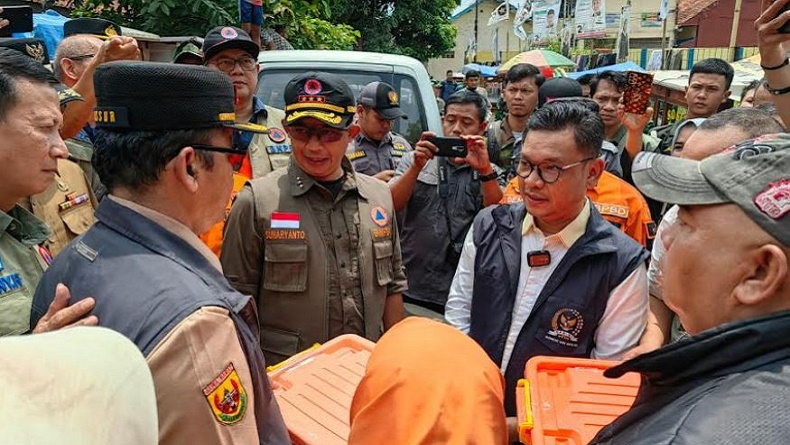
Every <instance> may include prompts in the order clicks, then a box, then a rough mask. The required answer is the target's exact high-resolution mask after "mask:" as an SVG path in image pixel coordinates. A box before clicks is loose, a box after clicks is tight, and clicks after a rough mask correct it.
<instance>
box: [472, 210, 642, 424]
mask: <svg viewBox="0 0 790 445" xmlns="http://www.w3.org/2000/svg"><path fill="white" fill-rule="evenodd" d="M526 213H527V211H526V209H525V207H524V205H523V204H515V205H502V206H493V207H488V208H486V209H484V210H483V211H482V212H480V214H479V215H478V217H477V218H476V219H475V222H474V243H475V246H476V247H477V255H476V257H475V280H474V292H473V297H472V315H471V328H470V331H469V335H470V336H471V337H472V338H473V339H475V340H476V341H477V342H478V343H479V344H480V345H481V346H482V347H483V349H484V350H485V351H486V352H487V353H488V355H489V356H490V357H491V359H492V360H493V361H494V363H496V364H497V365H501V363H502V358H503V354H504V348H505V343H506V341H507V337H508V332H509V330H510V324H511V322H512V315H513V306H514V304H515V301H516V291H517V287H518V280H519V275H520V273H521V263H522V259H523V258H524V257H525V255H524V253H523V252H521V241H522V236H523V235H522V233H521V229H522V222H523V221H524V217H525V216H526ZM647 257H648V253H647V252H646V251H645V250H644V249H643V248H642V246H641V245H639V244H638V243H637V242H636V241H634V240H632V239H631V238H629V237H628V236H627V235H624V234H623V233H622V232H620V231H619V230H617V229H616V228H615V227H614V226H612V225H611V224H609V223H608V222H606V220H604V219H603V218H602V217H601V216H600V214H598V211H597V210H595V208H594V207H591V209H590V220H589V222H588V223H587V229H586V230H585V232H584V235H582V237H581V238H579V239H578V240H577V241H576V242H575V243H574V244H573V245H572V246H571V248H570V249H569V250H568V252H567V253H566V254H565V256H564V257H563V259H562V261H561V262H560V264H559V265H558V266H557V268H556V269H555V270H554V273H552V275H551V277H550V278H549V280H548V282H546V283H545V284H544V286H543V289H542V290H541V292H540V295H539V296H538V298H537V300H536V302H535V306H534V307H533V308H532V312H531V313H530V315H529V318H528V319H527V321H526V323H525V324H524V326H523V327H522V329H521V332H520V333H519V335H518V338H517V340H516V344H515V347H514V348H513V353H512V355H511V356H510V361H509V363H508V367H507V369H506V371H505V381H506V388H505V410H506V411H507V414H508V415H509V416H513V415H515V414H516V404H515V391H516V383H517V382H518V380H519V379H522V378H524V367H525V365H526V363H527V360H529V359H530V358H531V357H534V356H537V355H549V356H562V357H590V354H591V352H592V350H593V348H594V346H595V331H596V327H597V326H598V323H599V321H600V319H601V317H602V316H603V313H604V311H605V309H606V303H607V301H608V298H609V294H610V293H611V292H612V291H613V290H614V289H615V288H616V287H617V286H618V285H620V283H622V282H623V281H624V280H625V279H626V278H627V277H628V276H629V275H630V274H631V273H632V272H633V271H634V270H635V269H636V268H637V267H639V265H641V264H644V262H645V260H646V259H647Z"/></svg>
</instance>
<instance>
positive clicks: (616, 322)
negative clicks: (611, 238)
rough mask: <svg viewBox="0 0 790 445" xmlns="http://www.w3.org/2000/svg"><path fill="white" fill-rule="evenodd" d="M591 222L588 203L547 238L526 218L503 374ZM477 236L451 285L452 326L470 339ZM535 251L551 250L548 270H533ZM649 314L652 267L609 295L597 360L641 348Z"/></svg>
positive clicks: (598, 333) (636, 273)
mask: <svg viewBox="0 0 790 445" xmlns="http://www.w3.org/2000/svg"><path fill="white" fill-rule="evenodd" d="M589 218H590V202H589V200H588V201H587V203H586V204H585V206H584V208H583V209H582V211H581V212H580V213H579V215H578V216H577V217H576V219H574V220H573V221H572V222H571V223H570V224H568V225H567V226H566V227H565V228H564V229H562V230H561V231H560V232H558V233H556V234H554V235H550V236H545V235H544V234H543V232H541V231H540V229H538V228H537V226H535V224H534V220H533V218H532V216H531V215H529V214H527V216H526V218H524V223H523V225H522V238H521V252H522V255H523V257H524V258H522V262H521V263H522V267H521V273H520V274H519V279H518V287H517V290H516V301H515V304H514V305H513V316H512V318H511V323H510V329H509V331H508V336H507V341H506V343H505V350H504V354H503V356H502V363H501V366H500V369H501V370H502V372H504V371H505V370H506V369H507V366H508V363H509V362H510V356H511V354H512V353H513V348H514V347H515V344H516V340H517V339H518V335H519V333H520V332H521V329H522V328H523V327H524V324H525V323H526V321H527V319H528V318H529V315H530V313H531V312H532V309H533V307H534V306H535V302H536V301H537V299H538V296H539V295H540V293H541V291H542V290H543V286H544V285H545V284H546V282H547V281H548V280H549V278H550V277H551V275H552V274H553V273H554V270H555V269H556V267H557V265H559V263H560V261H562V258H563V257H564V256H565V254H566V253H568V250H569V249H570V247H571V246H572V245H573V244H574V243H575V242H576V241H578V239H579V238H581V236H582V235H583V234H584V231H585V230H586V228H587V222H588V221H589ZM473 232H474V227H472V229H471V230H469V233H468V234H467V237H466V240H465V241H464V250H463V252H462V253H461V259H460V261H459V264H458V269H457V270H456V272H455V277H454V278H453V283H452V285H451V286H450V294H449V297H448V300H447V306H446V309H445V318H446V319H447V321H448V322H449V323H450V324H451V325H453V326H455V327H456V328H458V329H459V330H461V331H462V332H464V333H467V334H468V333H469V328H470V325H471V315H472V292H473V289H474V264H475V256H476V254H477V249H476V247H475V245H474V240H473ZM536 250H547V251H549V252H550V253H551V263H550V264H549V265H548V266H544V267H541V268H534V269H533V268H531V267H529V265H528V264H527V261H526V254H527V252H531V251H536ZM647 309H648V289H647V268H646V267H645V266H644V265H640V266H639V267H637V268H636V269H635V270H634V271H633V272H632V273H631V275H629V276H628V278H626V279H625V280H624V281H623V282H622V283H621V284H620V285H619V286H617V287H616V288H615V289H614V290H613V291H612V292H611V294H610V295H609V300H608V302H607V304H606V309H605V311H604V314H603V316H602V317H601V320H600V322H599V324H598V327H597V329H596V330H595V347H594V349H593V352H592V357H593V358H598V359H604V360H617V359H619V358H620V356H621V355H622V354H623V353H624V352H626V351H627V350H628V349H630V348H631V347H633V346H634V345H636V344H637V343H638V342H639V338H640V337H641V335H642V331H644V328H645V324H646V323H647Z"/></svg>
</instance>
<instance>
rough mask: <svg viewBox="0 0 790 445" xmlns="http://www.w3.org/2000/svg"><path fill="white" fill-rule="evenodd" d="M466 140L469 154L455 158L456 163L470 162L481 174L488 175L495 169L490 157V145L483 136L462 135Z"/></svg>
mask: <svg viewBox="0 0 790 445" xmlns="http://www.w3.org/2000/svg"><path fill="white" fill-rule="evenodd" d="M461 139H463V140H464V142H466V148H467V155H466V157H465V158H454V159H453V162H455V163H456V164H469V166H470V167H472V168H473V169H475V170H477V172H478V173H480V174H481V175H488V174H491V173H492V172H493V171H494V167H492V166H491V161H490V160H489V159H488V147H487V146H486V140H485V138H483V136H461Z"/></svg>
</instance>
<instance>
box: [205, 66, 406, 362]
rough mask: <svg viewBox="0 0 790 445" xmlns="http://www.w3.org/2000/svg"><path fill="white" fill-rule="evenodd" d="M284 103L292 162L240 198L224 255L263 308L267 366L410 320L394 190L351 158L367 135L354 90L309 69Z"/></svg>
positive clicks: (238, 282) (239, 285)
mask: <svg viewBox="0 0 790 445" xmlns="http://www.w3.org/2000/svg"><path fill="white" fill-rule="evenodd" d="M284 97H285V104H286V105H285V113H286V117H285V119H284V120H283V126H284V127H285V129H286V131H287V132H288V134H289V135H290V136H291V141H292V142H293V156H292V157H291V160H290V163H289V165H288V167H287V168H285V169H280V170H277V171H275V172H273V173H271V174H269V175H266V176H264V177H263V178H256V179H253V180H252V181H251V182H250V183H248V184H247V185H246V186H244V188H243V189H242V190H241V192H239V194H238V196H237V197H236V201H235V202H234V204H233V208H232V209H231V212H230V216H229V218H228V222H227V226H226V230H225V240H224V242H223V249H222V254H221V256H220V260H221V261H222V267H223V270H224V272H225V276H226V277H227V278H228V280H229V281H230V282H231V284H233V286H234V287H235V288H236V289H237V290H239V292H242V293H244V294H247V295H252V296H253V298H255V299H256V300H257V301H258V313H259V314H260V317H261V319H260V325H261V347H262V348H263V352H264V355H265V356H266V359H267V361H268V362H269V363H277V362H278V361H280V360H284V359H287V358H288V357H290V356H292V355H294V354H296V353H298V352H300V351H302V350H304V349H306V348H309V347H310V346H312V345H313V344H315V343H324V342H326V341H327V340H330V339H332V338H334V337H337V336H339V335H342V334H356V335H360V336H363V337H366V338H368V339H369V340H372V341H376V340H378V338H379V336H380V335H381V333H382V331H383V330H386V329H389V328H390V327H391V326H392V325H394V324H395V323H397V322H398V321H400V320H401V318H402V317H403V302H402V299H401V293H402V292H403V291H404V290H405V288H406V277H405V275H404V271H403V265H402V264H401V252H400V241H399V237H398V229H397V224H396V223H395V211H394V209H393V205H392V195H391V194H390V190H389V188H388V187H387V186H386V185H385V184H383V183H382V182H381V181H379V180H377V179H373V178H372V177H370V176H367V175H363V174H357V173H356V172H355V171H354V168H353V167H352V166H351V162H350V161H349V160H348V158H347V157H346V156H345V154H346V149H347V147H348V144H349V143H350V142H351V141H352V140H353V138H354V137H355V136H356V135H357V134H358V132H359V127H357V126H352V125H351V123H352V120H353V117H354V113H355V112H356V105H355V101H354V96H353V94H352V92H351V89H350V88H349V87H348V85H347V84H346V82H345V81H343V80H342V79H341V78H339V77H338V76H336V75H333V74H328V73H316V72H308V73H305V74H302V75H299V76H297V77H295V78H293V79H292V80H291V81H290V82H288V84H287V85H286V87H285V93H284Z"/></svg>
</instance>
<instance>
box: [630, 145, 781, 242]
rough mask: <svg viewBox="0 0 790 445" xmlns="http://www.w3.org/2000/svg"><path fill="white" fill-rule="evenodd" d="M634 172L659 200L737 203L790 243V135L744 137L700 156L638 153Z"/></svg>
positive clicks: (639, 182) (646, 190) (642, 187)
mask: <svg viewBox="0 0 790 445" xmlns="http://www.w3.org/2000/svg"><path fill="white" fill-rule="evenodd" d="M632 173H633V177H634V182H635V183H636V186H637V187H638V188H639V190H641V191H642V192H643V193H644V194H645V195H647V196H649V197H650V198H653V199H656V200H658V201H663V202H668V203H672V204H679V205H711V204H726V203H733V204H736V205H737V206H738V207H740V208H741V209H743V211H744V213H746V215H747V216H748V217H749V218H751V219H752V220H753V221H754V222H756V223H757V224H758V225H759V226H760V227H762V228H763V230H765V231H766V232H768V233H769V234H771V235H772V236H773V237H774V238H776V239H777V240H779V242H781V243H782V244H784V245H785V246H790V135H788V134H774V135H768V136H763V137H760V138H757V139H754V140H750V141H746V142H742V143H740V144H738V145H736V146H734V147H732V148H730V149H728V150H726V151H725V152H724V153H722V154H718V155H715V156H711V157H708V158H706V159H704V160H702V161H692V160H688V159H681V158H676V157H672V156H666V155H662V154H658V153H640V154H639V155H638V156H637V157H636V159H635V160H634V164H633V170H632Z"/></svg>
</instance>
